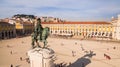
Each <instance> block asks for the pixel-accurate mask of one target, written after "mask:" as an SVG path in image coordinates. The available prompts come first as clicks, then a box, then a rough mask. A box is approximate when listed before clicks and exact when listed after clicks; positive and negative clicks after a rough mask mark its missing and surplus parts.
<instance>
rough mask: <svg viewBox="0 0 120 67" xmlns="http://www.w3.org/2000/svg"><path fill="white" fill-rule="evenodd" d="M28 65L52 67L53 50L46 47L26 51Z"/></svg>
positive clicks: (32, 66) (31, 66)
mask: <svg viewBox="0 0 120 67" xmlns="http://www.w3.org/2000/svg"><path fill="white" fill-rule="evenodd" d="M28 56H29V60H30V67H54V57H55V54H54V51H53V50H52V49H49V48H46V49H43V48H34V49H32V50H29V51H28Z"/></svg>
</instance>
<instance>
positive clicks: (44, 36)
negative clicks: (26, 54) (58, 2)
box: [32, 27, 50, 48]
mask: <svg viewBox="0 0 120 67" xmlns="http://www.w3.org/2000/svg"><path fill="white" fill-rule="evenodd" d="M49 31H50V29H49V27H45V28H43V29H42V32H41V34H40V33H39V34H37V35H36V34H35V32H34V33H33V34H32V48H35V47H41V46H40V45H39V42H43V43H44V46H43V48H45V47H46V45H47V43H48V42H47V40H46V39H47V38H48V36H49ZM38 41H39V42H38ZM35 43H36V45H37V46H35Z"/></svg>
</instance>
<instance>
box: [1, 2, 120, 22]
mask: <svg viewBox="0 0 120 67" xmlns="http://www.w3.org/2000/svg"><path fill="white" fill-rule="evenodd" d="M119 2H120V1H119V0H114V1H113V0H105V1H104V0H42V1H41V0H1V1H0V9H1V10H0V18H2V17H10V16H12V15H14V14H34V15H37V16H53V17H59V18H64V19H67V20H108V19H109V20H110V18H111V16H116V15H117V14H119V13H120V7H119V6H120V4H119Z"/></svg>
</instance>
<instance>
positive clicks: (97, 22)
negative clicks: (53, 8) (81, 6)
mask: <svg viewBox="0 0 120 67" xmlns="http://www.w3.org/2000/svg"><path fill="white" fill-rule="evenodd" d="M42 24H111V23H109V22H105V21H93V22H92V21H90V22H89V21H83V22H58V23H57V22H42Z"/></svg>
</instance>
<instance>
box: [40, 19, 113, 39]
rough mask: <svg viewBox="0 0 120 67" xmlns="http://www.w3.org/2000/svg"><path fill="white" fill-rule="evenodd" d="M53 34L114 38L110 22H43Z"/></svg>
mask: <svg viewBox="0 0 120 67" xmlns="http://www.w3.org/2000/svg"><path fill="white" fill-rule="evenodd" d="M42 25H43V26H44V27H49V28H50V33H51V35H72V36H79V37H84V38H113V31H114V28H113V25H112V24H111V23H109V22H104V21H101V22H100V21H96V22H59V23H52V22H49V23H47V22H43V23H42Z"/></svg>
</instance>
